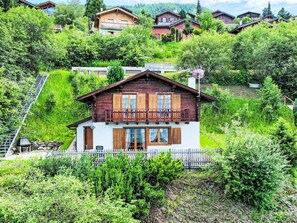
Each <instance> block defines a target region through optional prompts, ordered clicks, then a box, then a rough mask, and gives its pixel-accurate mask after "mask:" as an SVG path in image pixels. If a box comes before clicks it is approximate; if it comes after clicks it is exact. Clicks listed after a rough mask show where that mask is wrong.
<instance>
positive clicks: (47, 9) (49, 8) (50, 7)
mask: <svg viewBox="0 0 297 223" xmlns="http://www.w3.org/2000/svg"><path fill="white" fill-rule="evenodd" d="M37 7H38V8H39V9H40V10H42V11H43V12H44V13H45V14H48V15H53V14H54V12H55V8H56V3H54V2H52V1H46V2H43V3H40V4H38V5H37Z"/></svg>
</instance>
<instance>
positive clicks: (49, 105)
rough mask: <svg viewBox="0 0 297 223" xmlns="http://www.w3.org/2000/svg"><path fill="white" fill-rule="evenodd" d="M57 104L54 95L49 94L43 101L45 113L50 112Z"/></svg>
mask: <svg viewBox="0 0 297 223" xmlns="http://www.w3.org/2000/svg"><path fill="white" fill-rule="evenodd" d="M56 104H57V102H56V99H55V95H54V94H53V93H50V94H49V95H48V96H47V98H46V101H45V111H46V112H51V111H52V110H53V108H54V107H55V105H56Z"/></svg>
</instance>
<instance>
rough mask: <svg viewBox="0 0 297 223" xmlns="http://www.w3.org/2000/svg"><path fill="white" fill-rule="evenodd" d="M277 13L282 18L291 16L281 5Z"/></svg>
mask: <svg viewBox="0 0 297 223" xmlns="http://www.w3.org/2000/svg"><path fill="white" fill-rule="evenodd" d="M277 15H278V16H279V17H280V18H284V19H290V18H291V17H292V15H291V13H290V12H288V11H286V10H285V8H284V7H282V8H281V10H279V12H278V14H277Z"/></svg>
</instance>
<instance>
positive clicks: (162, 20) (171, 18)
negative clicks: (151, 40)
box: [155, 11, 180, 24]
mask: <svg viewBox="0 0 297 223" xmlns="http://www.w3.org/2000/svg"><path fill="white" fill-rule="evenodd" d="M178 20H180V15H178V14H176V13H174V12H171V11H165V12H162V13H160V14H158V15H156V21H155V22H156V24H171V23H175V22H177V21H178Z"/></svg>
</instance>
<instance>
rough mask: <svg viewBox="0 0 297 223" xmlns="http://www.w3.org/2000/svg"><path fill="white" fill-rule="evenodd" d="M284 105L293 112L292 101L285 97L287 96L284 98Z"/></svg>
mask: <svg viewBox="0 0 297 223" xmlns="http://www.w3.org/2000/svg"><path fill="white" fill-rule="evenodd" d="M284 104H285V105H286V106H288V108H289V109H291V110H292V111H293V107H294V100H293V99H291V98H289V97H287V96H284Z"/></svg>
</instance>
